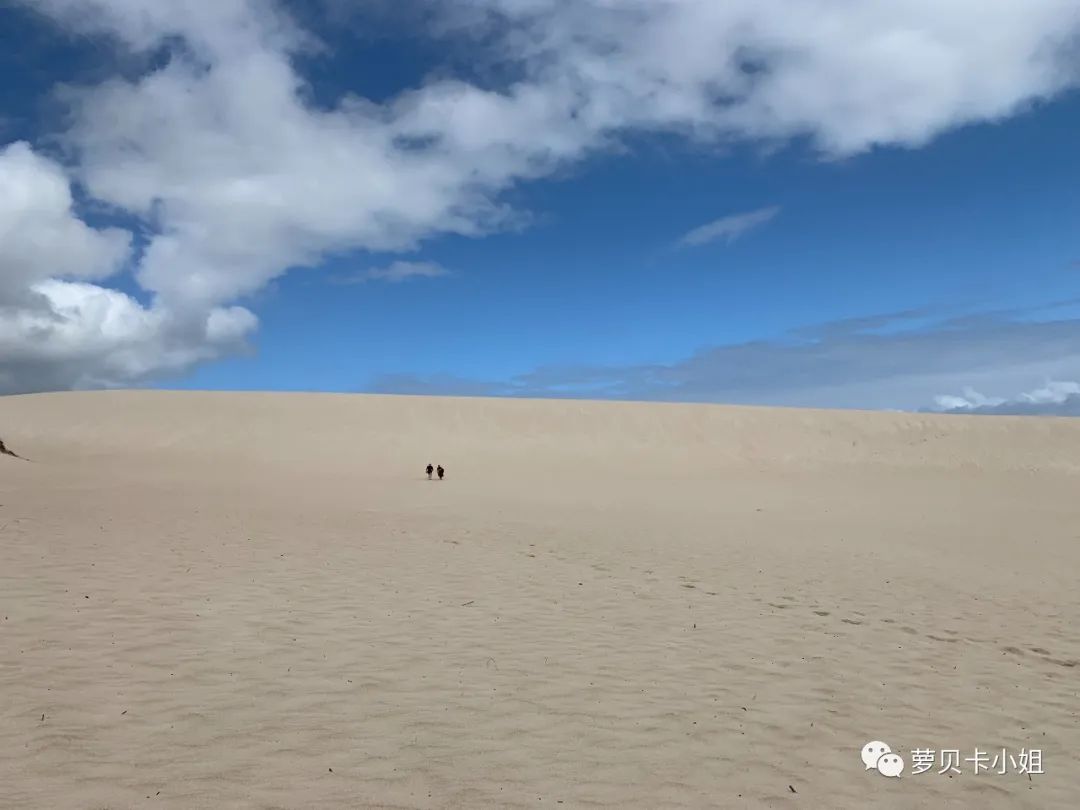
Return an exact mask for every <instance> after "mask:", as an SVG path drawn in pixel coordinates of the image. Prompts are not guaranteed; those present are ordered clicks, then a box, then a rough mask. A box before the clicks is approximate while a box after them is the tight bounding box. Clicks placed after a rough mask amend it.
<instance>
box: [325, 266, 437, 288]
mask: <svg viewBox="0 0 1080 810" xmlns="http://www.w3.org/2000/svg"><path fill="white" fill-rule="evenodd" d="M450 275H453V274H452V273H451V272H450V271H449V270H447V269H446V268H445V267H443V266H442V265H441V264H438V263H436V262H405V261H398V262H394V263H393V264H389V265H387V266H386V267H373V268H371V269H370V270H363V271H361V272H359V273H355V274H353V275H349V276H341V277H339V278H338V279H336V281H337V283H339V284H365V283H367V282H369V281H385V282H386V283H388V284H400V283H401V282H403V281H410V280H412V279H418V278H439V277H441V276H450Z"/></svg>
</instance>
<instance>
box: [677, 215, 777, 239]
mask: <svg viewBox="0 0 1080 810" xmlns="http://www.w3.org/2000/svg"><path fill="white" fill-rule="evenodd" d="M779 213H780V208H779V206H771V207H769V208H759V209H758V210H756V211H746V212H745V213H742V214H732V215H730V216H726V217H721V218H720V219H716V220H713V221H712V222H709V223H707V224H705V225H702V226H700V227H698V228H694V229H693V230H692V231H690V232H689V233H687V234H685V235H684V236H683V237H682V238H681V239H680V240H679V244H680V245H682V246H683V247H699V246H701V245H706V244H708V243H709V242H715V241H716V240H717V239H723V240H724V241H725V242H727V243H728V244H729V245H730V244H731V243H732V242H734V241H735V240H736V239H738V238H739V237H740V236H742V235H743V234H744V233H746V232H747V231H751V230H753V229H754V228H758V227H760V226H762V225H764V224H765V223H766V222H769V221H770V220H772V219H773V218H774V217H775V216H776V215H777V214H779Z"/></svg>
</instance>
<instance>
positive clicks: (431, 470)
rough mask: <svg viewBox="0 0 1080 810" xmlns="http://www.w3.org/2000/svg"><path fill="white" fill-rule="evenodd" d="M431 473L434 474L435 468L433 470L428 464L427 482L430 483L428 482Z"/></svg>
mask: <svg viewBox="0 0 1080 810" xmlns="http://www.w3.org/2000/svg"><path fill="white" fill-rule="evenodd" d="M433 472H435V468H434V467H432V466H431V465H430V464H428V465H427V480H428V481H430V480H431V474H432V473H433Z"/></svg>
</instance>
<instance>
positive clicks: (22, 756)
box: [0, 392, 1080, 810]
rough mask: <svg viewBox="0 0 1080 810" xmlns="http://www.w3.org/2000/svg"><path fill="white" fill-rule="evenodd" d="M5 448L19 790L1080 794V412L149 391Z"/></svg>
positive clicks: (1, 760)
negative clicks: (928, 760) (1079, 416)
mask: <svg viewBox="0 0 1080 810" xmlns="http://www.w3.org/2000/svg"><path fill="white" fill-rule="evenodd" d="M0 438H3V439H4V440H5V441H6V443H7V445H8V447H9V448H10V449H11V450H14V451H15V452H17V453H19V454H21V455H23V456H26V457H27V458H28V459H29V461H21V460H19V459H16V458H11V457H8V456H0V806H3V807H11V808H105V807H109V808H129V807H131V808H134V807H153V808H177V809H178V810H179V809H180V808H183V809H185V810H186V809H187V808H217V807H237V808H239V807H266V808H270V807H279V808H323V807H326V808H330V807H402V808H428V807H432V808H435V807H460V808H478V807H541V808H542V807H549V806H555V807H566V808H578V807H645V808H660V807H687V808H698V807H808V808H848V807H850V808H864V807H875V808H912V807H928V808H948V807H971V808H994V807H1015V808H1068V807H1076V806H1077V801H1078V800H1080V799H1078V797H1080V759H1078V755H1077V752H1078V751H1080V585H1078V580H1080V420H1075V421H1074V420H1055V419H1023V418H978V417H972V418H966V417H934V416H924V415H910V414H908V415H905V414H883V413H878V414H867V413H851V412H847V413H829V412H820V411H818V412H814V411H796V410H768V409H751V408H723V407H704V406H675V405H641V404H591V403H578V402H529V401H493V400H454V399H420V398H391V397H353V396H322V395H302V394H296V395H258V394H201V393H152V392H140V393H131V392H115V393H88V394H60V395H42V396H29V397H8V398H0ZM428 461H431V462H432V463H442V464H444V465H445V466H446V467H447V470H448V478H447V480H446V481H444V482H441V483H440V482H429V481H427V480H426V479H425V477H424V475H423V467H424V465H425V464H427V463H428ZM871 739H881V740H884V741H886V742H888V743H889V744H890V745H891V746H892V747H893V748H894V750H896V751H897V752H899V753H901V754H902V755H903V756H904V757H905V758H906V759H910V756H909V752H910V750H911V749H914V748H931V749H934V750H940V749H957V750H959V751H960V752H961V755H962V756H964V757H970V756H972V755H973V753H974V750H975V749H976V748H979V749H981V750H984V751H989V752H994V751H997V752H999V754H1000V750H1001V749H1002V748H1005V749H1006V750H1007V751H1008V753H1010V754H1012V755H1014V756H1015V755H1016V754H1018V752H1019V751H1020V749H1021V748H1028V749H1030V748H1036V749H1039V750H1041V751H1042V752H1043V769H1044V771H1045V773H1044V774H1041V775H1034V776H1031V777H1030V778H1029V776H1026V775H1023V774H1019V773H1016V772H1015V769H1013V768H1010V772H1009V773H1007V774H1004V775H998V774H988V773H981V774H979V775H978V776H976V775H974V774H973V772H972V767H973V765H972V764H971V763H967V762H964V763H961V767H962V773H961V774H959V775H953V776H952V777H949V776H946V775H939V774H938V770H939V769H940V768H939V764H938V763H935V766H934V767H933V769H932V770H931V771H930V772H929V773H925V774H922V775H912V774H911V772H910V771H911V763H910V761H909V763H908V768H907V770H906V771H905V773H904V775H903V776H902V777H901V778H900V779H899V780H893V779H886V778H884V777H882V776H880V775H878V774H877V773H876V772H874V771H870V772H866V771H864V769H863V765H862V763H861V760H860V756H859V754H860V748H861V747H862V745H863V744H864V743H865V742H867V741H869V740H871ZM793 791H795V792H793Z"/></svg>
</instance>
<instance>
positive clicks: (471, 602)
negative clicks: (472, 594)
mask: <svg viewBox="0 0 1080 810" xmlns="http://www.w3.org/2000/svg"><path fill="white" fill-rule="evenodd" d="M475 601H476V600H475V599H470V600H469V601H468V602H462V603H461V606H462V607H468V606H469V605H471V604H473V602H475Z"/></svg>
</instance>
